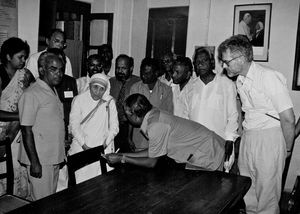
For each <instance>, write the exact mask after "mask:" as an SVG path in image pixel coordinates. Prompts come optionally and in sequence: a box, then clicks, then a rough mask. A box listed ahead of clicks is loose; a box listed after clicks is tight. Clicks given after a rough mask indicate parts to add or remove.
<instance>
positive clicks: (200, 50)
mask: <svg viewBox="0 0 300 214" xmlns="http://www.w3.org/2000/svg"><path fill="white" fill-rule="evenodd" d="M202 53H204V54H206V55H207V56H208V57H209V61H210V64H211V69H215V58H214V55H213V53H212V52H211V51H210V50H209V49H208V48H206V47H199V48H197V49H196V50H195V53H194V56H193V62H195V60H196V58H197V56H198V55H200V54H202Z"/></svg>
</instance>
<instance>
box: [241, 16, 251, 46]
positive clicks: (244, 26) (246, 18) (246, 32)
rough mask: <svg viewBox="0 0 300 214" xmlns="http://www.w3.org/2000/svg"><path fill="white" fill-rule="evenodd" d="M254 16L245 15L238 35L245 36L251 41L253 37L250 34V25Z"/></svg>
mask: <svg viewBox="0 0 300 214" xmlns="http://www.w3.org/2000/svg"><path fill="white" fill-rule="evenodd" d="M251 20H252V16H251V14H250V13H245V14H244V16H243V19H242V20H241V21H240V23H239V26H238V34H241V35H245V36H247V38H248V39H249V40H250V41H251V40H252V35H251V33H250V27H249V24H250V23H251Z"/></svg>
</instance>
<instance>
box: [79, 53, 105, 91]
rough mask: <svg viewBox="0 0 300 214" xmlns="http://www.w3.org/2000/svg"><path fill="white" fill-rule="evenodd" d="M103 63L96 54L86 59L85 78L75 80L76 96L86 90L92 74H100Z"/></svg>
mask: <svg viewBox="0 0 300 214" xmlns="http://www.w3.org/2000/svg"><path fill="white" fill-rule="evenodd" d="M102 68H103V61H102V60H101V56H100V55H98V54H93V55H90V56H89V57H88V59H87V65H86V69H87V75H86V76H85V77H80V78H78V79H77V80H76V83H77V88H78V94H81V93H83V92H85V91H87V90H88V88H89V84H90V79H91V77H92V75H93V74H96V73H102V71H103V70H102Z"/></svg>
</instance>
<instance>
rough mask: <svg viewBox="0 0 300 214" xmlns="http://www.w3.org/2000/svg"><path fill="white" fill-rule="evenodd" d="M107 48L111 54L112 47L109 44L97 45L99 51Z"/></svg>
mask: <svg viewBox="0 0 300 214" xmlns="http://www.w3.org/2000/svg"><path fill="white" fill-rule="evenodd" d="M105 48H107V49H108V50H109V52H111V54H113V49H112V47H111V45H110V44H103V45H100V47H99V51H100V52H101V51H103V49H105Z"/></svg>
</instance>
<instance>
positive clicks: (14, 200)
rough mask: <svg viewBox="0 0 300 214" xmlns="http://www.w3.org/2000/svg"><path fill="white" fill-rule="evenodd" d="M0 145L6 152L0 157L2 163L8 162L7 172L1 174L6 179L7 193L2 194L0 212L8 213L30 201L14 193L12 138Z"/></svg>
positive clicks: (0, 177)
mask: <svg viewBox="0 0 300 214" xmlns="http://www.w3.org/2000/svg"><path fill="white" fill-rule="evenodd" d="M0 147H1V148H3V147H4V152H5V155H4V156H3V157H0V163H4V162H5V163H6V172H5V173H1V174H0V179H6V194H4V195H2V196H0V213H6V212H9V211H11V210H14V209H17V208H19V207H21V206H24V205H26V204H29V203H30V201H27V200H25V199H23V198H20V197H18V196H15V195H13V191H14V169H13V160H12V153H11V142H10V140H9V139H8V138H6V139H5V140H4V141H0Z"/></svg>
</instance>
